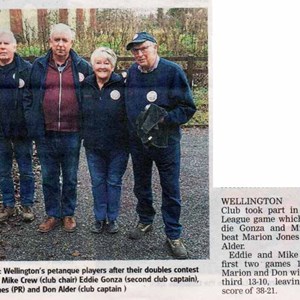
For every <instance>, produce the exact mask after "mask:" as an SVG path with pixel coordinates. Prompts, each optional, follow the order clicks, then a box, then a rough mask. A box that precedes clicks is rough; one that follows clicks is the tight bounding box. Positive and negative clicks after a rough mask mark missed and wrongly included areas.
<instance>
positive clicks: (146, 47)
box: [131, 45, 151, 55]
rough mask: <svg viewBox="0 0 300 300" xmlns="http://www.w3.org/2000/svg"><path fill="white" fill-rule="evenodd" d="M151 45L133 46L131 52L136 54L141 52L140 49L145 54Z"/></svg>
mask: <svg viewBox="0 0 300 300" xmlns="http://www.w3.org/2000/svg"><path fill="white" fill-rule="evenodd" d="M150 46H151V45H148V46H145V47H141V48H132V49H131V52H132V53H133V54H134V55H136V54H138V53H139V51H141V52H142V53H143V54H145V53H146V52H147V49H148V48H149V47H150Z"/></svg>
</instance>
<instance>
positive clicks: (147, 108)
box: [0, 23, 196, 258]
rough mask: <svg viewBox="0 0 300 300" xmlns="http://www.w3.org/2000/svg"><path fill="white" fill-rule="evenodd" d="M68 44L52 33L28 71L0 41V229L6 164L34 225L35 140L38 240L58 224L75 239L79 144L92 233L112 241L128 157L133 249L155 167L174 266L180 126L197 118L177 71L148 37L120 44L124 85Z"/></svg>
mask: <svg viewBox="0 0 300 300" xmlns="http://www.w3.org/2000/svg"><path fill="white" fill-rule="evenodd" d="M73 41H74V32H73V31H72V30H71V28H70V27H69V26H68V25H65V24H62V23H60V24H56V25H54V26H53V27H52V30H51V33H50V37H49V44H50V49H49V51H48V52H47V53H46V55H44V56H42V57H40V58H37V59H36V60H35V61H34V62H33V64H32V65H31V64H30V63H28V62H26V61H25V60H23V59H22V58H21V57H20V56H19V55H18V54H17V53H16V40H15V38H14V35H13V34H12V32H10V31H7V30H1V31H0V76H1V81H0V109H1V111H0V160H1V164H0V189H1V191H2V196H3V206H2V208H1V211H0V221H2V222H3V221H6V220H7V219H8V218H9V217H11V216H13V215H14V213H15V198H14V186H13V180H12V177H11V170H12V159H13V155H15V158H16V161H17V163H18V167H19V171H20V197H21V198H20V201H21V213H22V216H23V219H24V220H25V221H32V220H33V219H34V218H35V216H34V211H33V202H34V175H33V172H32V165H31V159H32V140H34V141H35V143H36V147H37V154H38V158H39V160H40V164H41V171H42V187H43V195H44V202H45V211H46V215H47V217H46V219H45V220H44V221H43V222H42V223H41V224H40V225H39V227H38V231H40V232H44V233H45V232H49V231H51V230H53V229H54V228H55V227H56V226H58V225H60V224H61V222H62V223H63V229H64V230H65V231H67V232H73V231H74V230H75V229H76V220H75V218H74V213H75V207H76V202H77V191H76V187H77V170H78V165H79V154H80V146H81V140H83V145H84V147H85V151H86V158H87V162H88V168H89V172H90V175H91V184H92V193H93V199H94V216H95V222H94V224H93V226H92V228H91V231H92V232H93V233H100V232H102V231H103V230H104V229H106V230H107V231H108V232H109V233H116V232H118V223H117V218H118V215H119V209H120V198H121V186H122V177H123V175H124V173H125V170H126V167H127V162H128V157H129V153H130V155H131V159H132V165H133V172H134V194H135V196H136V198H137V200H138V201H137V207H136V211H137V214H138V216H139V222H138V224H137V226H136V227H135V228H133V229H132V230H131V231H130V232H129V238H131V239H140V238H142V237H143V236H144V235H145V234H146V233H147V232H149V231H151V230H152V228H153V227H152V223H153V220H154V216H155V210H154V208H153V196H152V185H151V182H152V166H153V163H155V164H156V166H157V169H158V172H159V176H160V184H161V187H162V205H161V211H162V217H163V221H164V224H165V233H166V236H167V242H168V244H169V246H170V248H171V250H172V253H173V255H174V256H175V257H176V258H187V250H186V248H185V246H184V244H183V242H182V239H181V238H180V236H181V231H182V226H181V224H180V221H179V218H180V210H181V198H180V187H179V175H180V138H181V132H180V125H181V124H184V123H186V122H187V121H188V120H189V119H190V118H191V117H192V116H193V114H194V113H195V111H196V108H195V105H194V102H193V97H192V93H191V89H190V87H189V84H188V82H187V79H186V76H185V74H184V72H183V70H182V69H181V67H179V66H178V65H177V64H175V63H172V62H170V61H168V60H165V59H163V58H160V57H159V55H158V45H157V42H156V40H155V38H154V37H153V36H152V35H150V34H148V33H147V32H139V33H137V34H136V35H135V36H134V37H133V39H132V41H131V42H130V43H128V44H127V46H126V49H127V50H130V51H131V52H132V54H133V56H134V59H135V63H134V64H133V65H132V66H131V67H130V68H129V69H128V71H127V73H125V74H121V75H120V74H117V73H116V72H115V71H114V68H115V65H116V61H117V56H116V54H115V53H114V52H113V51H112V50H111V49H109V48H107V47H100V48H97V49H96V50H95V51H94V52H93V53H92V55H91V61H90V62H91V64H89V63H88V62H87V61H85V60H84V59H83V58H81V57H80V56H79V55H78V54H77V53H76V52H75V51H74V50H73V49H72V43H73Z"/></svg>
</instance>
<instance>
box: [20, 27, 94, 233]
mask: <svg viewBox="0 0 300 300" xmlns="http://www.w3.org/2000/svg"><path fill="white" fill-rule="evenodd" d="M73 40H74V32H73V31H72V30H71V28H70V27H69V26H67V25H65V24H56V25H54V26H53V28H52V30H51V33H50V39H49V43H50V50H49V51H48V53H47V54H46V55H44V56H42V57H40V58H38V59H36V60H35V61H34V63H33V65H32V72H31V75H30V93H29V94H28V95H27V97H26V99H25V117H26V121H27V125H28V130H29V134H30V135H31V136H32V137H33V138H34V139H35V141H36V145H37V152H38V157H39V159H40V163H41V169H42V178H43V193H44V200H45V209H46V214H47V218H46V220H45V221H44V222H43V223H42V224H40V225H39V228H38V230H39V231H40V232H48V231H51V230H52V229H54V228H55V227H56V226H57V225H59V224H60V221H61V220H62V221H63V228H64V230H65V231H67V232H73V231H74V230H75V228H76V221H75V218H74V212H75V207H76V201H77V198H76V197H77V192H76V187H77V170H78V163H79V152H80V144H81V140H80V135H79V130H80V112H79V107H80V98H81V95H80V82H82V81H83V80H84V78H85V77H86V76H88V75H90V74H91V73H92V69H91V66H90V65H89V64H88V62H87V61H85V60H84V59H82V58H81V57H79V56H78V54H77V53H76V52H75V51H74V50H72V49H71V47H72V43H73Z"/></svg>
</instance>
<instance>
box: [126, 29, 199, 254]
mask: <svg viewBox="0 0 300 300" xmlns="http://www.w3.org/2000/svg"><path fill="white" fill-rule="evenodd" d="M126 49H127V50H131V52H132V54H133V56H134V58H135V63H134V64H133V65H132V66H131V67H130V68H129V70H128V77H127V80H126V97H125V103H126V109H127V115H128V122H129V134H130V153H131V157H132V163H133V171H134V181H135V182H134V193H135V196H136V197H137V199H138V203H137V208H136V211H137V213H138V215H139V223H138V225H137V227H136V228H135V229H134V230H132V231H131V232H130V234H129V237H130V238H131V239H139V238H142V237H143V235H144V234H146V233H147V232H149V231H150V230H152V228H153V226H152V223H153V220H154V215H155V210H154V208H153V196H152V187H151V177H152V166H153V163H155V164H156V166H157V169H158V172H159V176H160V183H161V187H162V206H161V210H162V217H163V221H164V224H165V233H166V236H167V243H168V245H169V246H170V249H171V251H172V253H173V255H174V257H175V258H179V259H184V258H187V250H186V248H185V246H184V244H183V241H182V239H181V238H180V236H181V231H182V226H181V224H180V222H179V219H180V211H181V199H180V187H179V176H180V138H181V131H180V125H181V124H184V123H186V122H187V121H188V120H189V119H190V118H191V117H192V116H193V114H194V113H195V111H196V107H195V104H194V102H193V97H192V93H191V89H190V87H189V84H188V82H187V79H186V76H185V74H184V72H183V70H182V68H181V67H180V66H179V65H177V64H175V63H173V62H170V61H168V60H166V59H163V58H160V57H159V56H158V53H157V50H158V46H157V43H156V40H155V38H154V37H153V36H151V35H150V34H148V33H147V32H139V33H137V34H136V35H135V36H134V38H133V40H132V41H131V42H130V43H129V44H128V45H127V47H126ZM149 105H156V106H158V107H160V108H162V110H163V112H164V113H163V114H162V115H163V116H162V117H161V119H160V120H159V122H157V124H156V123H155V124H153V125H155V128H156V129H157V130H158V131H159V132H161V133H162V135H163V138H164V141H165V142H164V143H162V144H161V143H159V144H154V143H151V138H152V137H153V136H152V135H151V136H149V141H147V142H145V141H144V140H143V139H141V138H140V135H139V134H138V132H139V131H140V129H143V127H144V124H142V125H141V124H140V116H141V114H145V110H147V109H149ZM140 125H141V128H137V126H140ZM158 136H159V135H158Z"/></svg>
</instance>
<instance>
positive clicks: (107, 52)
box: [91, 47, 117, 67]
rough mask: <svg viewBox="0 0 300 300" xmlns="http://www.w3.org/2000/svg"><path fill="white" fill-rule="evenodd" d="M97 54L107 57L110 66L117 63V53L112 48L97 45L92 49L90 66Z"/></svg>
mask: <svg viewBox="0 0 300 300" xmlns="http://www.w3.org/2000/svg"><path fill="white" fill-rule="evenodd" d="M99 56H100V57H105V58H106V59H108V61H109V62H110V63H111V64H112V66H113V67H115V65H116V63H117V55H116V54H115V52H114V51H113V50H112V49H110V48H108V47H99V48H97V49H96V50H94V52H93V53H92V55H91V64H92V66H93V65H94V64H95V59H96V58H97V57H99Z"/></svg>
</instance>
